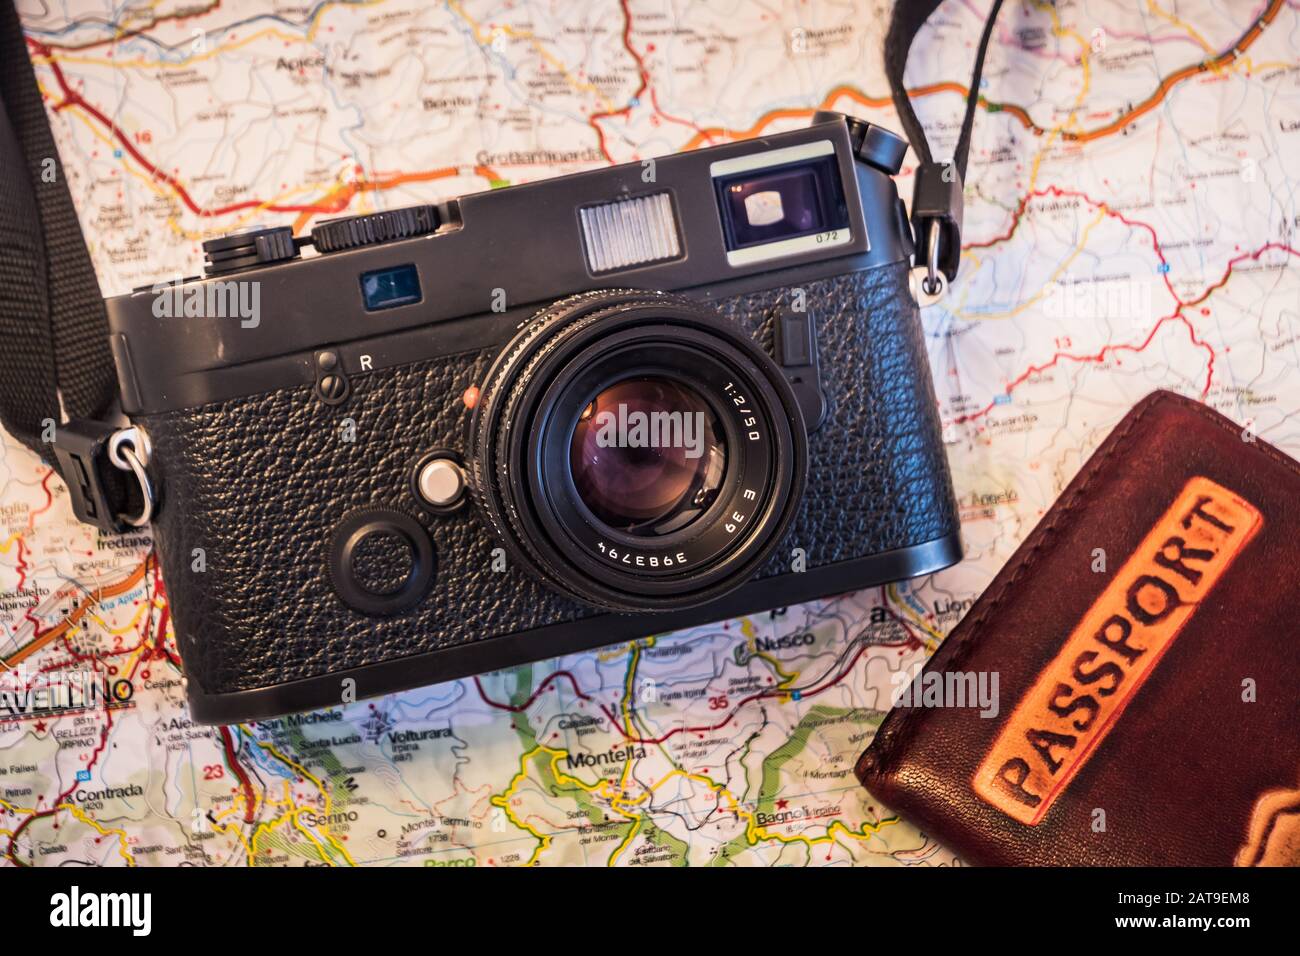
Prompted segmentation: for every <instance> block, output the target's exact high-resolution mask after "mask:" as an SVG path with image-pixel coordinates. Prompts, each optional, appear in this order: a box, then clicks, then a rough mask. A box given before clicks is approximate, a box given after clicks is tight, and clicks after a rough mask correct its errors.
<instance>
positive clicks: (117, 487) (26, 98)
mask: <svg viewBox="0 0 1300 956" xmlns="http://www.w3.org/2000/svg"><path fill="white" fill-rule="evenodd" d="M942 2H943V0H898V2H897V3H896V4H895V6H894V11H893V16H892V18H891V20H890V25H889V32H888V34H887V36H886V38H885V72H886V74H887V76H888V78H889V85H890V91H891V93H892V95H893V99H894V104H895V106H896V107H897V109H898V114H899V118H900V120H901V121H902V124H903V127H904V130H905V132H906V133H907V137H908V139H909V140H910V141H911V144H912V148H913V149H915V150H916V152H917V155H918V156H919V157H920V159H921V164H920V166H919V167H918V169H917V174H916V182H915V186H914V189H913V194H912V227H913V231H914V233H915V236H916V240H917V242H918V244H920V246H921V249H922V250H923V251H924V256H925V262H926V264H927V265H928V267H929V273H928V277H927V280H926V283H927V288H926V291H927V292H931V293H933V292H934V291H936V289H937V287H938V285H939V279H938V275H939V273H942V274H943V275H944V276H945V277H946V278H947V279H949V280H951V279H952V278H953V277H954V276H956V274H957V264H958V261H959V259H960V256H961V224H962V180H963V179H964V178H965V175H966V160H967V156H968V154H969V152H970V139H971V128H972V126H973V124H974V118H975V107H976V104H977V102H978V99H979V84H980V75H981V73H982V72H983V68H984V54H985V51H986V50H987V48H988V43H989V38H990V36H991V35H992V32H993V21H994V19H995V18H996V17H997V14H998V10H999V9H1000V8H1001V6H1002V0H994V3H993V6H992V8H991V10H990V12H989V15H988V22H987V23H986V24H985V26H984V33H983V35H982V36H981V38H980V44H979V49H978V52H977V55H976V59H975V70H974V75H973V76H972V78H971V83H970V89H969V93H968V95H967V100H966V116H965V119H964V121H963V123H962V128H961V136H960V138H959V139H958V141H957V149H956V152H955V154H954V156H953V160H952V161H951V162H949V163H938V162H935V161H934V159H933V156H932V155H931V152H930V148H929V145H928V143H927V142H926V139H925V131H924V130H923V129H922V127H921V124H920V121H919V120H918V119H917V118H916V113H915V111H914V110H913V109H912V104H911V102H910V100H909V99H908V95H907V90H906V89H905V87H904V86H903V68H904V66H905V65H906V63H907V56H908V52H909V50H910V49H911V46H912V41H913V40H914V39H915V37H916V34H917V33H918V32H919V31H920V29H921V25H922V24H923V23H925V21H926V19H927V18H928V17H929V16H930V14H931V13H933V12H934V11H935V10H936V9H937V8H938V7H939V5H940V4H941V3H942ZM0 184H3V185H2V186H0V422H3V424H4V426H5V428H6V429H7V430H8V431H9V432H10V433H11V434H12V435H13V436H14V437H15V438H17V439H18V440H19V441H21V442H22V443H23V444H24V445H26V446H27V447H29V448H31V449H32V450H33V451H35V452H36V453H37V454H38V455H40V456H41V457H42V458H44V459H45V460H46V461H47V462H48V463H49V464H50V465H51V466H52V467H53V468H55V470H57V471H58V473H59V474H60V476H61V477H62V478H63V479H64V481H65V483H66V484H67V486H68V490H69V493H70V495H71V498H72V505H73V510H74V511H75V512H76V514H77V517H78V518H80V519H81V520H82V521H86V522H88V523H90V524H93V525H96V526H98V527H100V528H102V529H104V530H106V531H121V530H124V529H125V528H126V527H127V526H129V525H140V524H143V523H145V522H146V521H147V519H148V515H149V513H150V510H151V508H152V491H151V489H150V487H149V483H148V479H147V476H146V475H145V472H144V467H143V465H144V464H145V463H147V454H148V449H147V447H145V446H144V439H143V436H140V435H134V436H132V435H129V434H126V432H125V431H124V430H122V429H118V428H116V427H115V426H113V425H110V424H109V423H108V422H107V421H105V418H106V416H107V415H108V414H109V412H110V409H111V407H112V405H113V399H114V395H115V391H116V383H117V377H116V373H115V371H114V367H113V360H112V356H111V354H110V351H109V345H108V336H107V335H106V334H105V332H106V328H107V318H106V314H105V311H104V303H103V298H102V295H101V292H100V289H99V284H98V282H97V281H96V279H95V271H94V266H93V265H92V263H91V260H90V255H89V252H88V251H87V249H86V242H85V238H84V237H83V235H82V232H81V226H80V223H79V221H78V219H77V211H76V208H75V207H74V206H73V204H72V196H71V194H70V192H69V191H68V185H67V180H66V179H65V177H64V172H63V166H62V164H61V163H60V161H59V155H58V151H57V150H56V148H55V145H54V136H53V134H52V132H51V130H50V125H49V118H48V117H47V116H46V112H45V105H44V103H43V102H42V101H41V93H40V89H39V87H38V86H37V83H36V76H35V72H34V71H33V69H32V65H31V60H30V58H29V57H28V54H27V45H26V42H25V40H24V38H23V32H22V25H21V23H20V22H19V19H18V14H17V11H16V10H15V7H14V5H13V4H11V3H4V2H2V0H0ZM921 255H922V254H921V253H918V257H917V258H918V262H919V261H920V260H921ZM127 431H129V430H127ZM132 473H134V480H132ZM132 515H135V516H136V517H130V516H132Z"/></svg>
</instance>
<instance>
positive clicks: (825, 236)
mask: <svg viewBox="0 0 1300 956" xmlns="http://www.w3.org/2000/svg"><path fill="white" fill-rule="evenodd" d="M852 240H853V230H852V229H850V228H849V227H848V226H845V227H844V228H843V229H832V230H830V231H829V232H818V233H814V234H813V235H811V236H796V237H795V238H793V239H779V240H777V241H776V242H768V243H764V244H763V245H761V246H749V247H748V248H745V249H729V250H727V265H729V266H747V265H750V264H751V263H755V262H766V261H767V260H768V259H779V258H782V257H784V256H792V255H794V254H795V253H796V252H811V251H812V250H813V249H827V248H830V247H831V246H843V245H846V244H848V243H849V242H851V241H852Z"/></svg>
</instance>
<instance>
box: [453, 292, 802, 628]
mask: <svg viewBox="0 0 1300 956" xmlns="http://www.w3.org/2000/svg"><path fill="white" fill-rule="evenodd" d="M646 388H650V389H651V390H652V395H653V397H654V401H651V402H650V403H649V404H647V405H644V406H637V405H636V403H635V402H633V403H632V404H631V405H630V406H629V405H626V404H621V405H619V406H618V409H617V411H616V410H615V407H614V406H612V405H610V404H609V401H606V402H605V404H604V405H602V404H601V403H599V402H597V401H596V399H597V398H599V397H602V396H603V397H604V399H606V400H613V399H617V398H618V397H620V396H625V395H629V394H632V395H635V394H637V393H638V392H644V391H645V389H646ZM678 406H680V407H678ZM601 409H604V410H603V411H601ZM597 413H599V414H602V415H603V416H604V420H603V421H601V422H598V423H597V424H599V425H600V427H601V429H602V430H601V432H600V433H599V436H598V440H596V441H593V435H592V432H591V431H590V430H589V429H590V427H591V425H592V423H590V422H587V423H585V426H584V427H586V428H587V429H588V430H586V431H584V432H580V431H579V429H578V426H579V423H580V422H582V421H583V416H584V415H592V414H597ZM638 416H639V417H638ZM615 436H617V438H616V437H615ZM647 436H648V437H647ZM670 438H671V442H684V443H685V444H684V445H683V446H682V447H670V442H669V439H670ZM575 439H576V441H575ZM660 442H662V444H660ZM605 445H609V446H610V447H608V448H606V447H604V446H605ZM616 445H617V447H615V446H616ZM469 450H470V455H469V468H470V479H471V487H472V490H473V494H474V499H475V502H476V504H477V506H478V508H479V511H480V513H481V514H482V515H483V516H484V518H485V519H486V520H487V522H488V523H489V525H490V526H491V529H492V531H493V533H494V534H495V535H496V536H497V537H499V538H500V539H501V540H502V541H503V542H504V543H505V544H506V545H507V547H508V548H509V550H510V551H511V553H512V554H513V555H514V556H515V558H516V559H517V560H519V561H520V563H521V564H523V565H524V566H525V567H526V568H527V569H528V570H529V571H531V572H532V573H533V574H534V575H535V576H537V577H539V578H540V579H541V580H542V581H543V582H544V583H546V584H547V585H548V586H550V587H551V588H553V589H555V590H558V591H560V592H562V593H566V594H568V595H570V596H572V597H575V598H577V599H579V600H581V601H584V602H585V603H589V604H593V605H595V606H598V607H605V608H611V609H617V610H629V611H647V610H668V609H673V608H680V607H689V606H693V605H697V604H701V603H705V602H707V601H709V600H713V599H714V598H716V597H718V596H720V595H721V594H723V593H726V592H727V591H729V590H731V589H733V588H734V587H737V586H739V585H740V584H742V583H744V582H745V581H747V580H749V579H750V578H752V576H753V575H754V573H756V571H757V570H758V568H759V566H761V564H762V562H763V560H764V559H765V558H766V557H767V556H768V555H769V554H770V553H771V550H772V549H773V548H774V547H775V546H776V544H777V543H779V538H780V535H781V533H782V532H783V531H784V529H785V528H786V527H787V525H788V523H789V521H790V519H791V518H792V516H793V514H794V512H795V510H796V509H797V505H798V502H799V499H800V496H801V494H802V488H803V481H804V473H805V471H806V457H807V451H806V438H805V436H804V434H803V429H802V419H801V417H800V415H799V412H798V406H797V403H796V401H795V398H794V396H793V394H792V393H791V391H790V388H789V385H788V384H787V383H786V381H785V379H784V377H783V376H782V375H781V374H780V371H779V369H777V367H776V366H775V364H774V363H773V362H772V360H771V358H770V357H769V356H767V355H766V353H764V352H763V351H762V350H761V349H759V348H758V347H757V345H756V344H755V343H754V342H753V341H752V339H751V338H750V337H749V336H748V335H747V334H746V333H745V330H743V329H741V328H740V327H738V326H737V325H736V324H735V323H730V322H726V321H724V320H722V319H721V318H720V317H718V316H717V315H716V314H715V313H713V312H711V311H710V310H708V309H706V308H704V307H703V306H701V305H700V304H698V303H696V302H694V301H692V300H688V299H684V298H681V297H678V296H670V295H664V294H662V293H650V292H644V291H635V290H620V291H602V292H595V293H586V294H583V295H580V296H575V297H572V298H570V299H565V300H562V301H561V302H558V303H556V304H555V305H553V306H551V307H549V308H547V309H545V310H543V311H542V312H540V313H538V315H537V316H536V317H534V319H533V320H532V321H531V322H530V323H529V324H528V325H527V326H525V327H524V328H523V329H522V330H521V331H520V333H519V334H518V335H517V336H516V338H515V339H514V340H513V341H512V342H511V343H510V344H509V345H507V347H506V348H505V349H504V350H503V352H502V353H501V355H500V357H499V358H498V359H497V361H496V362H495V363H494V365H493V366H492V368H491V369H490V370H489V373H488V377H487V379H486V381H485V383H484V385H483V387H482V388H481V390H480V396H479V401H478V403H477V405H476V406H475V411H474V417H473V421H472V422H471V434H470V449H469ZM579 451H581V452H582V454H585V455H587V456H588V457H589V458H590V459H591V460H590V461H587V462H583V461H582V460H581V459H580V458H579V457H575V456H578V453H579ZM706 454H707V455H708V458H707V460H703V461H701V460H698V459H700V458H702V457H703V456H705V455H706ZM575 464H576V468H575ZM660 474H663V475H664V476H665V478H664V480H665V481H668V482H669V483H671V484H673V487H671V488H670V487H667V486H664V487H659V486H652V485H653V483H654V482H656V481H658V480H659V479H658V476H659V475H660ZM575 476H576V480H575ZM618 481H624V482H630V485H629V486H627V487H619V488H618V489H617V490H616V493H614V494H613V497H612V498H610V497H602V495H603V494H606V493H610V492H611V486H610V482H618ZM679 486H680V487H679ZM638 496H640V497H638ZM611 502H612V505H611ZM629 516H630V517H629ZM640 519H646V521H645V523H642V524H636V521H637V520H640Z"/></svg>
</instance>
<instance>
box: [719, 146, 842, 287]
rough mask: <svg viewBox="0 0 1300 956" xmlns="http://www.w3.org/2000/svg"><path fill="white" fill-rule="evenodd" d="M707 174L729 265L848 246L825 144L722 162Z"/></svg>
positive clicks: (835, 170) (831, 153) (835, 173)
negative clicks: (821, 248) (719, 216)
mask: <svg viewBox="0 0 1300 956" xmlns="http://www.w3.org/2000/svg"><path fill="white" fill-rule="evenodd" d="M710 172H711V174H712V176H713V184H714V190H715V192H716V194H717V199H718V210H719V213H720V214H721V217H722V231H723V236H724V238H725V241H726V245H727V262H728V263H729V264H730V265H733V266H738V265H745V264H747V263H751V262H760V261H763V260H766V259H773V258H777V257H780V256H788V255H793V254H795V253H798V252H805V251H807V250H809V249H814V248H819V247H823V246H829V245H841V244H843V243H847V242H849V241H850V232H849V210H848V204H847V203H846V202H845V199H844V189H843V186H842V184H841V183H840V175H839V166H838V164H837V161H836V158H835V150H834V147H833V146H832V144H831V143H830V142H829V141H826V140H823V141H820V142H815V143H807V144H805V145H803V146H797V147H791V148H789V149H779V150H770V151H768V152H766V153H758V154H755V155H753V156H740V157H737V158H735V159H730V160H722V161H720V162H716V163H713V164H712V165H711V166H710Z"/></svg>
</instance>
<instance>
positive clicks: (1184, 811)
mask: <svg viewBox="0 0 1300 956" xmlns="http://www.w3.org/2000/svg"><path fill="white" fill-rule="evenodd" d="M975 679H979V680H981V681H983V683H982V684H981V685H980V686H989V687H996V688H997V697H998V699H997V701H996V706H993V707H990V706H988V702H987V701H985V702H984V703H983V704H981V705H979V706H963V704H965V703H967V702H965V701H961V700H948V699H944V698H943V697H942V695H923V694H921V693H919V692H918V693H912V694H904V695H903V697H902V700H903V705H902V706H897V707H895V708H894V709H893V710H892V711H891V712H890V713H889V715H888V716H887V717H886V718H885V721H884V723H883V724H882V725H881V727H880V730H879V731H878V733H877V734H876V737H875V738H874V740H873V741H872V743H871V745H870V746H869V747H868V748H867V750H866V752H865V753H863V754H862V756H861V757H860V758H859V760H858V762H857V765H856V772H857V776H858V779H859V780H860V781H861V782H862V784H863V785H864V786H865V787H866V788H867V789H868V790H869V791H870V792H871V794H872V795H873V796H874V797H875V798H876V799H878V800H879V801H881V802H882V803H884V804H885V805H887V806H888V807H890V808H891V809H893V810H894V811H896V812H898V813H899V814H900V815H901V816H903V817H904V818H905V819H908V820H910V821H912V822H913V823H915V824H916V825H918V826H919V827H920V828H921V829H922V830H924V831H925V832H926V833H927V834H928V835H930V836H933V837H935V838H936V839H938V840H939V841H941V842H943V843H945V844H947V845H948V846H949V847H950V848H952V849H953V850H955V851H956V852H957V853H958V854H959V855H960V856H961V857H962V858H963V859H964V860H966V861H968V862H970V863H975V864H989V865H1015V864H1030V865H1131V866H1138V865H1148V866H1150V865H1156V866H1159V865H1183V866H1189V865H1190V866H1196V865H1210V866H1230V865H1237V866H1270V865H1272V866H1279V865H1280V866H1295V865H1300V463H1297V462H1296V461H1294V460H1293V459H1291V458H1289V457H1287V456H1286V455H1285V454H1283V453H1282V452H1280V451H1279V450H1277V449H1276V448H1274V447H1272V446H1271V445H1269V444H1267V443H1266V442H1264V441H1263V439H1262V438H1260V437H1259V436H1258V435H1256V434H1255V433H1254V432H1253V430H1252V429H1250V428H1243V427H1242V426H1241V425H1238V424H1235V423H1234V422H1232V421H1231V420H1229V419H1228V418H1225V417H1224V416H1222V415H1220V414H1218V413H1217V412H1215V411H1213V410H1212V409H1210V408H1208V407H1207V406H1205V405H1202V404H1200V403H1198V402H1195V401H1192V400H1190V399H1187V398H1183V397H1180V396H1178V395H1175V394H1174V393H1172V392H1165V391H1159V392H1155V393H1153V394H1152V395H1150V396H1148V397H1147V398H1145V399H1143V401H1142V402H1140V403H1139V404H1138V405H1137V406H1136V407H1134V408H1133V409H1132V410H1131V411H1130V412H1129V414H1128V415H1126V416H1125V417H1124V419H1123V420H1122V421H1121V422H1120V423H1119V424H1118V425H1116V426H1115V428H1114V430H1113V431H1112V432H1111V434H1110V436H1109V437H1108V438H1107V439H1106V441H1105V442H1103V443H1102V445H1101V446H1100V447H1099V448H1098V449H1097V451H1096V452H1095V453H1094V454H1093V455H1092V457H1091V458H1090V459H1089V460H1088V462H1087V463H1086V464H1085V465H1084V467H1083V468H1082V470H1081V471H1080V472H1079V474H1078V475H1077V476H1076V477H1075V479H1074V480H1073V481H1072V482H1071V483H1070V485H1069V486H1068V487H1067V488H1066V489H1065V490H1064V492H1062V494H1061V496H1060V497H1059V499H1058V500H1057V501H1056V503H1055V504H1054V505H1053V506H1052V508H1051V509H1050V510H1049V511H1048V512H1047V514H1045V515H1044V516H1043V518H1042V520H1041V521H1040V522H1039V524H1038V525H1037V527H1036V528H1035V529H1034V530H1033V532H1032V533H1031V534H1030V535H1029V537H1028V538H1026V539H1025V541H1024V542H1023V543H1022V544H1021V546H1020V547H1019V548H1018V549H1017V551H1016V553H1015V554H1014V555H1013V556H1012V557H1011V559H1010V561H1008V562H1007V564H1006V566H1005V567H1004V568H1003V569H1002V570H1001V572H1000V573H999V574H998V576H997V577H996V578H995V579H994V580H993V582H992V583H991V584H990V585H989V587H988V588H987V589H986V590H985V592H984V593H983V594H982V595H981V596H980V598H979V599H978V600H977V601H976V602H975V604H974V605H972V607H971V608H970V610H969V611H968V612H967V614H966V616H965V617H964V618H963V619H962V621H961V623H960V624H959V625H958V626H957V627H956V629H954V631H953V632H952V633H951V634H950V635H949V636H948V638H947V639H946V640H945V641H944V642H943V644H942V645H941V646H940V648H939V650H938V651H937V652H936V653H935V654H934V656H933V657H932V658H931V659H930V660H929V662H928V663H927V664H926V667H925V669H924V670H923V671H922V673H921V674H920V675H919V676H918V677H917V679H916V681H915V684H917V685H919V684H925V685H926V686H927V687H936V686H960V685H961V684H962V683H963V682H970V683H973V682H974V680H975ZM947 705H952V706H947Z"/></svg>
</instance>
